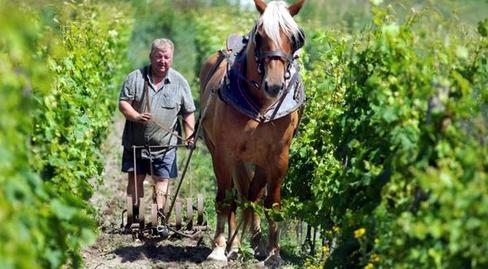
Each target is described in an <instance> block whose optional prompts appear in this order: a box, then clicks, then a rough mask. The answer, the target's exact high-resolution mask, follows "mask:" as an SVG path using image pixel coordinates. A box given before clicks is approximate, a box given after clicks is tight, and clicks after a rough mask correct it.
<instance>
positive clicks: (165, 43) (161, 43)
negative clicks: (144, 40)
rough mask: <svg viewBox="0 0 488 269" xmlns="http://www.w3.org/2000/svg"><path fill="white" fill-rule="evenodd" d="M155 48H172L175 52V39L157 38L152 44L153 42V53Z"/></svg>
mask: <svg viewBox="0 0 488 269" xmlns="http://www.w3.org/2000/svg"><path fill="white" fill-rule="evenodd" d="M155 49H160V50H163V49H171V52H174V49H175V45H174V44H173V41H171V40H169V39H167V38H158V39H155V40H154V41H153V42H152V44H151V53H152V52H153V51H154V50H155Z"/></svg>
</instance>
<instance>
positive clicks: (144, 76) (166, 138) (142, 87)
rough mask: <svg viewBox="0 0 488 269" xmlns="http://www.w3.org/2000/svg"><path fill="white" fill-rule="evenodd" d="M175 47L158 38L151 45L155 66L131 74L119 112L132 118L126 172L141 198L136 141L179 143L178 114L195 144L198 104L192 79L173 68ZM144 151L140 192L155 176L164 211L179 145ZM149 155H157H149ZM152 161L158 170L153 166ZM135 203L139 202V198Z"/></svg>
mask: <svg viewBox="0 0 488 269" xmlns="http://www.w3.org/2000/svg"><path fill="white" fill-rule="evenodd" d="M173 51H174V45H173V42H171V40H168V39H164V38H161V39H156V40H154V41H153V43H152V45H151V52H150V54H149V60H150V65H149V66H145V67H143V68H140V69H137V70H134V71H133V72H131V73H130V74H129V75H128V76H127V78H126V80H125V82H124V84H123V86H122V90H121V92H120V97H119V110H120V111H121V112H122V114H124V116H125V118H126V122H125V127H124V133H123V136H122V145H123V146H124V152H123V157H122V171H123V172H127V173H128V184H127V194H129V195H132V197H133V198H134V197H135V195H134V194H135V193H134V192H135V190H134V157H133V148H132V146H133V145H136V146H147V145H150V146H160V145H162V146H167V145H175V144H176V143H177V140H178V139H177V138H178V135H177V134H176V133H175V131H174V129H175V128H174V127H175V125H176V122H177V116H178V115H179V114H181V115H182V116H183V122H184V131H185V140H186V142H187V143H188V144H187V145H188V146H190V147H192V146H194V144H193V137H192V134H193V128H194V125H195V117H194V113H193V112H194V111H195V104H194V103H193V98H192V96H191V90H190V86H189V85H188V82H187V81H186V79H185V78H184V77H183V76H182V75H181V74H180V73H178V72H177V71H176V70H174V69H172V68H171V66H172V64H173ZM147 149H148V148H147V147H146V149H145V150H141V149H138V150H137V151H136V163H137V167H136V169H137V171H136V172H137V194H138V195H137V196H138V197H139V198H141V197H143V196H144V190H143V182H144V179H145V177H146V174H151V169H152V175H153V180H154V183H155V186H156V202H157V205H158V209H159V210H162V209H164V203H165V196H166V193H167V190H168V181H169V179H170V178H175V177H176V176H177V168H176V148H172V149H169V150H168V148H167V147H160V148H157V147H151V148H150V151H149V150H147ZM148 155H151V157H149V156H148ZM150 158H151V159H152V168H151V167H150V166H151V165H150V163H151V161H150ZM134 203H135V201H134Z"/></svg>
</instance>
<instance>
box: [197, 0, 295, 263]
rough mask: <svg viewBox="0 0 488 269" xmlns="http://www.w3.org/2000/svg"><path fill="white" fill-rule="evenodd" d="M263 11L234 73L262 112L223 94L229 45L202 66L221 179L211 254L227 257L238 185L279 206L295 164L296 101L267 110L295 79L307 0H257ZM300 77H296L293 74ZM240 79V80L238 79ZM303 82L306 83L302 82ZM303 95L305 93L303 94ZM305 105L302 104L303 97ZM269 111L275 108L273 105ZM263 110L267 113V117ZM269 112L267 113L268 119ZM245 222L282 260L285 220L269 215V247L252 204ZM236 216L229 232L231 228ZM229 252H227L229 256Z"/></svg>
mask: <svg viewBox="0 0 488 269" xmlns="http://www.w3.org/2000/svg"><path fill="white" fill-rule="evenodd" d="M254 3H255V5H256V8H257V10H258V11H259V12H260V14H261V16H260V18H259V20H258V21H257V23H256V26H255V27H254V29H253V31H252V32H251V34H250V36H249V41H248V42H247V45H246V47H245V48H244V49H243V51H242V55H244V56H242V58H243V61H242V66H244V67H243V68H242V69H239V70H241V71H242V72H241V73H239V74H237V75H236V76H234V77H235V78H237V80H241V81H243V82H244V83H242V84H241V85H243V86H242V89H241V90H242V91H243V92H244V95H245V99H246V100H248V105H249V103H252V104H253V105H252V106H253V107H254V108H255V110H256V111H255V112H256V114H257V115H260V116H258V117H252V116H249V115H246V114H245V113H242V109H241V110H239V109H236V107H234V106H232V105H230V104H229V103H228V102H224V101H223V100H222V99H224V98H222V92H219V91H222V85H223V83H224V82H223V81H225V80H226V79H223V78H224V76H225V75H226V74H227V71H228V70H229V67H228V64H227V63H228V59H227V58H226V57H225V56H223V53H222V52H221V53H220V54H215V55H213V56H211V57H210V58H209V59H208V60H207V61H206V62H205V63H204V64H203V65H202V68H201V72H200V81H201V83H202V84H201V89H200V90H201V94H200V104H201V105H202V123H201V127H202V128H203V134H204V138H205V141H206V144H207V147H208V149H209V151H210V153H211V155H212V161H213V167H214V172H215V176H216V179H217V184H218V187H217V198H216V209H217V215H218V216H217V228H216V232H215V238H214V242H213V243H214V246H213V250H212V253H211V254H210V255H209V256H208V259H212V260H219V261H227V258H228V257H229V255H234V254H235V253H236V251H237V249H238V246H239V239H238V238H237V237H235V236H234V235H235V234H236V229H237V228H238V227H237V226H238V225H237V222H236V207H237V205H236V202H235V200H234V199H232V197H230V199H229V195H230V196H231V195H232V190H233V188H234V185H235V187H236V188H237V190H238V192H239V194H240V195H241V198H243V199H244V200H248V201H253V202H254V201H258V200H260V199H261V198H263V196H264V194H265V193H266V196H265V200H264V206H265V208H268V209H269V208H275V209H279V207H280V202H281V189H280V188H281V183H282V181H283V178H284V176H285V174H286V171H287V169H288V151H289V147H290V144H291V140H292V137H293V134H294V132H295V130H296V128H297V125H298V118H299V117H298V112H297V111H296V108H297V107H293V108H292V109H290V110H289V111H286V114H284V115H280V116H279V117H274V116H275V115H276V113H271V114H272V115H273V116H272V117H266V116H265V115H266V113H267V112H269V110H270V107H273V106H276V103H278V102H279V103H280V104H281V102H282V99H284V97H283V96H284V93H283V92H287V91H288V90H285V89H287V84H290V66H292V65H294V64H295V63H294V62H293V59H294V58H293V55H294V52H295V51H296V50H297V49H298V48H299V47H300V46H301V44H302V43H303V38H304V37H303V32H302V31H301V29H300V28H299V26H298V25H297V23H296V22H295V21H294V20H293V16H294V15H296V14H297V13H298V12H299V10H300V9H301V8H302V6H303V3H304V0H301V1H298V2H297V3H295V4H292V5H290V6H287V4H286V3H285V2H283V1H272V2H270V3H269V4H266V3H265V2H264V1H262V0H255V1H254ZM294 82H296V81H294ZM237 84H239V83H237ZM302 90H303V88H302ZM302 102H303V101H302ZM300 105H301V104H300ZM268 114H269V113H268ZM263 115H264V117H263ZM266 119H267V120H266ZM247 211H248V212H247V216H248V218H246V219H247V220H248V221H247V222H244V223H245V225H244V227H245V226H246V223H250V224H251V232H252V246H253V248H255V250H256V251H258V252H259V251H264V253H256V254H257V255H258V254H261V255H264V256H261V257H264V258H266V257H267V258H266V260H265V264H268V265H272V264H277V263H281V257H280V255H279V245H278V225H277V223H276V222H275V221H273V220H272V219H271V218H269V217H268V222H269V238H268V247H267V249H265V250H264V249H263V248H259V246H261V244H260V243H259V242H260V238H261V228H260V220H259V217H258V216H257V214H256V213H254V212H250V210H249V209H248V210H247ZM226 221H228V222H229V230H228V235H229V236H228V238H229V242H226V238H225V234H224V226H225V222H226ZM226 252H227V256H226Z"/></svg>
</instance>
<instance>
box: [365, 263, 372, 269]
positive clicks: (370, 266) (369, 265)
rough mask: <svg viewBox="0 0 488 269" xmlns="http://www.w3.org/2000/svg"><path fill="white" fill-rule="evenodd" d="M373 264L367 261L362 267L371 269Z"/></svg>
mask: <svg viewBox="0 0 488 269" xmlns="http://www.w3.org/2000/svg"><path fill="white" fill-rule="evenodd" d="M373 267H374V266H373V264H372V263H368V264H367V265H366V266H364V269H373Z"/></svg>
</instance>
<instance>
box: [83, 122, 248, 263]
mask: <svg viewBox="0 0 488 269" xmlns="http://www.w3.org/2000/svg"><path fill="white" fill-rule="evenodd" d="M123 124H124V121H123V119H122V117H117V118H116V120H115V123H114V125H113V127H112V130H111V133H110V135H109V137H108V139H107V144H106V145H105V146H104V154H105V176H104V182H103V183H102V184H99V185H98V186H97V187H96V192H95V194H94V196H93V197H92V199H91V202H92V203H93V204H94V206H95V208H96V209H97V220H98V222H99V226H100V234H99V237H98V239H97V241H96V243H95V244H94V245H93V246H91V247H88V248H87V249H85V250H84V251H83V253H82V255H83V258H84V261H85V268H242V267H247V266H245V265H244V264H240V263H238V262H231V263H229V264H227V265H223V264H218V263H212V262H206V261H205V258H206V257H207V255H208V254H209V253H210V251H211V249H210V247H209V246H210V242H211V241H210V240H211V233H212V232H211V231H210V232H208V233H206V234H205V235H204V237H203V240H202V242H201V243H200V244H198V245H197V242H196V241H195V240H190V239H184V240H181V239H178V240H176V239H175V240H159V239H156V240H149V241H139V242H135V241H133V240H132V237H131V235H121V234H113V233H112V232H113V231H114V229H116V228H118V227H119V226H120V223H121V212H122V210H123V209H124V207H125V205H124V199H125V195H126V194H125V185H126V179H125V177H126V175H125V174H123V173H121V172H120V162H121V151H122V148H121V146H120V138H121V134H122V129H123ZM149 182H150V181H149V180H146V183H145V184H147V185H145V190H146V195H145V196H146V197H148V196H149V195H148V193H150V192H149V187H150V186H149ZM94 184H95V183H94Z"/></svg>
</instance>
